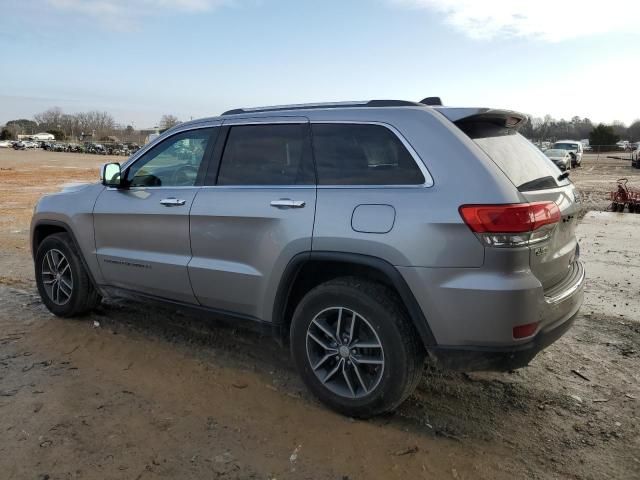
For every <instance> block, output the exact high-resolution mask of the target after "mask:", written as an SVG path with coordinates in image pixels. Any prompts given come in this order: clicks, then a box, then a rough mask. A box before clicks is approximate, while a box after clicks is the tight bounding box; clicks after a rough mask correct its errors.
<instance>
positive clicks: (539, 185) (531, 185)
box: [518, 176, 558, 192]
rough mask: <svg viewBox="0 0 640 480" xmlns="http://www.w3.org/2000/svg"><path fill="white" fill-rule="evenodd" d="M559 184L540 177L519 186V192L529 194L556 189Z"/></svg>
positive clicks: (550, 178) (551, 178)
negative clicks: (533, 191) (535, 191)
mask: <svg viewBox="0 0 640 480" xmlns="http://www.w3.org/2000/svg"><path fill="white" fill-rule="evenodd" d="M557 186H558V184H557V183H556V180H555V179H554V178H553V177H551V176H548V177H540V178H536V179H535V180H531V181H529V182H525V183H523V184H522V185H520V186H518V191H520V192H529V191H532V190H542V189H545V188H555V187H557Z"/></svg>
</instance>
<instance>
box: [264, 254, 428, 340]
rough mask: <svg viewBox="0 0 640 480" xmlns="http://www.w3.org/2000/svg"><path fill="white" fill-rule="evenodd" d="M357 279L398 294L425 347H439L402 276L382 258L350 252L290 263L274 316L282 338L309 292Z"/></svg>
mask: <svg viewBox="0 0 640 480" xmlns="http://www.w3.org/2000/svg"><path fill="white" fill-rule="evenodd" d="M353 275H356V276H358V275H360V276H364V277H367V278H370V279H372V280H375V281H377V282H380V283H382V284H385V285H387V286H388V287H390V288H391V289H392V290H394V291H395V293H396V294H397V295H398V297H399V300H400V302H401V304H402V306H403V307H404V309H405V310H406V313H407V314H408V316H409V318H410V319H411V323H412V324H413V325H414V326H415V328H416V330H417V332H418V334H419V335H420V338H421V340H422V343H423V344H424V345H425V346H426V347H429V346H434V345H436V340H435V337H434V336H433V333H432V331H431V328H430V327H429V323H428V321H427V318H426V317H425V315H424V313H423V312H422V309H421V308H420V305H419V304H418V302H417V300H416V299H415V296H414V295H413V292H412V291H411V289H410V288H409V286H408V285H407V283H406V281H405V280H404V278H403V277H402V275H401V274H400V272H398V270H397V269H396V268H395V267H394V266H393V265H392V264H390V263H389V262H387V261H386V260H383V259H381V258H378V257H373V256H369V255H363V254H357V253H347V252H329V251H327V252H324V251H314V252H304V253H300V254H298V255H296V256H295V257H293V258H292V259H291V260H290V261H289V264H288V265H287V267H286V268H285V271H284V273H283V275H282V277H281V279H280V283H279V285H278V290H277V292H276V296H275V300H274V305H273V313H272V319H273V323H274V324H275V325H278V326H279V327H280V328H279V331H280V332H281V335H282V336H283V337H285V336H286V335H288V330H289V329H288V328H287V327H288V326H289V325H290V323H291V318H292V316H293V311H294V309H295V307H296V305H297V304H298V302H299V301H300V300H301V299H302V297H303V296H304V295H305V294H306V293H307V292H308V291H309V290H311V289H312V288H314V287H315V286H317V285H319V284H321V283H323V282H326V281H328V280H331V279H333V278H337V277H341V276H353Z"/></svg>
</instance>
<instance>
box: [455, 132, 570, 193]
mask: <svg viewBox="0 0 640 480" xmlns="http://www.w3.org/2000/svg"><path fill="white" fill-rule="evenodd" d="M458 127H460V128H461V129H462V131H464V132H465V133H466V134H467V135H469V137H471V139H472V140H473V141H474V142H475V143H476V145H478V146H479V147H480V148H481V149H482V150H483V151H484V152H485V153H486V154H487V155H488V156H489V157H490V158H491V159H492V160H493V161H494V162H495V163H496V165H498V167H500V169H501V170H502V171H503V172H504V173H505V175H506V176H507V177H508V178H509V180H511V182H513V184H514V185H515V186H516V187H517V188H518V190H520V191H521V192H525V191H532V190H544V189H549V188H556V187H558V186H562V185H567V184H568V183H569V181H568V180H567V179H566V178H565V179H563V180H558V177H559V176H560V174H561V172H560V170H559V169H558V167H556V166H555V165H554V163H553V162H552V161H551V160H550V159H549V158H548V157H547V156H546V155H545V154H544V153H542V152H541V151H540V150H539V149H538V148H536V146H535V145H533V144H532V143H531V142H530V141H529V140H527V139H526V138H524V137H523V136H522V135H520V134H519V133H518V132H517V131H515V130H514V129H512V128H504V127H499V126H496V125H493V124H488V123H484V122H473V123H460V124H458Z"/></svg>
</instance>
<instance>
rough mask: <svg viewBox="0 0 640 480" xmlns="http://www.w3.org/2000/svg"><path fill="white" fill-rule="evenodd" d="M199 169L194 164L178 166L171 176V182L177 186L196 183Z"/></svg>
mask: <svg viewBox="0 0 640 480" xmlns="http://www.w3.org/2000/svg"><path fill="white" fill-rule="evenodd" d="M197 176H198V169H197V168H196V167H194V166H193V165H183V166H181V167H178V168H177V169H176V171H175V172H173V175H172V176H171V184H172V185H174V186H177V187H190V186H192V185H193V184H194V183H195V180H196V177H197Z"/></svg>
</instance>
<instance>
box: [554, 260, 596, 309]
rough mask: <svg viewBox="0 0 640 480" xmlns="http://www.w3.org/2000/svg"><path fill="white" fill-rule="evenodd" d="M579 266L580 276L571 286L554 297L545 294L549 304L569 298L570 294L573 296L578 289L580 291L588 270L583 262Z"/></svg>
mask: <svg viewBox="0 0 640 480" xmlns="http://www.w3.org/2000/svg"><path fill="white" fill-rule="evenodd" d="M579 264H580V265H579V268H580V270H581V271H580V276H579V277H578V280H577V281H576V282H575V283H574V284H573V285H571V286H570V287H569V288H567V289H566V290H563V291H562V292H560V293H558V294H557V295H554V296H552V297H547V296H546V295H545V297H544V300H545V302H547V303H548V304H557V303H560V302H562V301H563V300H566V299H567V298H569V297H570V296H572V295H573V294H574V293H575V292H576V291H578V290H579V289H580V288H581V287H582V285H583V283H584V279H585V277H586V272H585V269H584V264H583V263H582V262H579Z"/></svg>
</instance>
